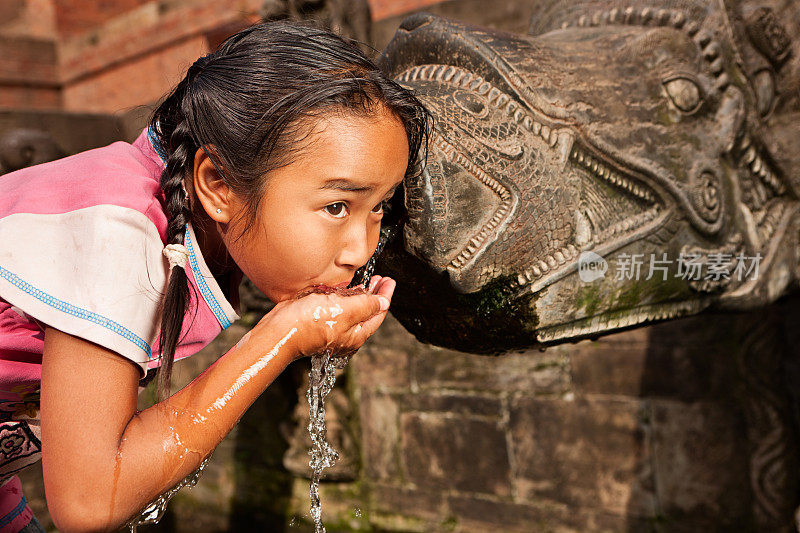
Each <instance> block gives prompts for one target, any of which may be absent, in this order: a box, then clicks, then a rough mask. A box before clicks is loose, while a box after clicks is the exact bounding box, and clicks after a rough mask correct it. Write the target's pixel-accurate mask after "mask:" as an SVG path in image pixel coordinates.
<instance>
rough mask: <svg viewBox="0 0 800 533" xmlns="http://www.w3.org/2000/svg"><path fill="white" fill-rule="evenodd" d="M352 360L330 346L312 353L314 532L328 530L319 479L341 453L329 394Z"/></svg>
mask: <svg viewBox="0 0 800 533" xmlns="http://www.w3.org/2000/svg"><path fill="white" fill-rule="evenodd" d="M349 361H350V356H334V355H332V353H331V351H330V350H326V351H325V352H323V353H320V354H315V355H313V356H312V357H311V373H310V374H309V376H308V377H309V379H308V391H307V392H306V398H307V399H308V407H309V422H308V433H309V435H310V436H311V450H309V454H310V455H311V459H310V460H309V461H308V465H309V466H310V467H311V490H310V494H311V510H310V514H311V518H312V520H314V532H315V533H325V526H324V525H323V524H322V504H321V503H320V499H319V480H320V477H321V476H322V470H323V469H324V468H330V467H332V466H333V465H334V464H336V461H337V460H338V459H339V453H338V452H337V451H336V450H334V449H333V446H331V445H330V443H329V442H328V440H327V429H326V427H325V397H326V396H328V394H329V393H330V392H331V390H332V389H333V386H334V384H335V383H336V370H337V369H343V368H344V367H345V366H347V363H348V362H349Z"/></svg>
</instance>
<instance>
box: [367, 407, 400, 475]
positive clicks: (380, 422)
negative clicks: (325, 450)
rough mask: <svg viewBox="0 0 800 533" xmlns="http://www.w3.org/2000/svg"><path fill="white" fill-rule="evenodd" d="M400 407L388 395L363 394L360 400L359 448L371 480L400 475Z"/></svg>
mask: <svg viewBox="0 0 800 533" xmlns="http://www.w3.org/2000/svg"><path fill="white" fill-rule="evenodd" d="M399 416H400V409H399V407H398V405H397V402H396V401H395V400H394V399H392V398H391V397H390V396H388V395H385V394H380V393H363V395H362V397H361V401H360V403H359V417H360V421H361V449H362V450H363V460H364V469H365V471H366V474H367V477H368V478H369V479H370V480H373V481H374V480H389V479H397V478H398V476H399V475H400V455H399V454H400V451H399V442H400V434H399V425H400V419H399Z"/></svg>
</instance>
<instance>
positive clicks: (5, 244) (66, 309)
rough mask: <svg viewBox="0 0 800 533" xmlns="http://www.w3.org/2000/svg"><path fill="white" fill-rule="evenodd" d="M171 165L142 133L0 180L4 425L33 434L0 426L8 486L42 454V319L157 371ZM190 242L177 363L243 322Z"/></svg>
mask: <svg viewBox="0 0 800 533" xmlns="http://www.w3.org/2000/svg"><path fill="white" fill-rule="evenodd" d="M163 168H164V163H163V161H162V159H161V158H160V156H159V155H158V153H157V152H156V149H155V148H154V144H153V143H152V142H151V140H150V138H149V136H148V131H147V130H145V131H144V132H142V134H141V135H140V136H139V138H138V139H136V141H134V143H133V144H128V143H124V142H116V143H113V144H111V145H109V146H106V147H103V148H98V149H95V150H89V151H87V152H83V153H80V154H76V155H74V156H71V157H67V158H64V159H61V160H58V161H53V162H51V163H46V164H43V165H37V166H34V167H30V168H26V169H23V170H19V171H17V172H13V173H10V174H6V175H4V176H0V191H2V194H0V424H2V423H3V422H6V421H25V422H26V423H27V425H28V426H29V428H30V429H31V430H33V434H34V435H33V438H29V436H28V435H23V433H24V431H22V430H19V431H17V430H15V429H14V428H13V426H14V424H11V425H6V429H8V430H9V431H10V433H9V431H7V432H6V433H8V434H4V433H3V432H4V431H5V430H4V429H3V427H2V426H0V480H2V479H3V478H7V477H8V475H9V474H11V473H13V472H15V471H18V470H19V469H21V468H22V467H24V466H27V465H28V464H30V463H32V462H33V461H35V460H37V459H38V457H39V449H40V443H39V442H38V418H39V415H38V403H39V383H40V376H41V361H42V357H41V354H42V349H43V343H44V332H43V331H44V325H45V324H46V325H48V326H51V327H54V328H56V329H59V330H61V331H64V332H66V333H69V334H71V335H74V336H76V337H80V338H82V339H86V340H88V341H91V342H93V343H95V344H99V345H100V346H103V347H105V348H108V349H109V350H111V351H113V352H115V353H117V354H119V355H120V356H121V357H124V358H126V359H129V360H130V361H132V362H133V363H135V364H136V365H138V366H139V368H140V369H141V371H142V375H144V373H145V372H146V371H147V369H150V368H155V367H157V366H158V365H159V353H158V351H157V346H158V335H159V326H160V323H159V319H158V316H159V305H160V303H161V298H162V294H163V293H164V291H165V289H166V282H167V279H168V278H167V276H168V274H169V270H168V264H167V261H166V259H165V258H164V256H163V255H162V250H163V247H164V241H165V237H166V228H167V215H166V213H165V211H164V207H163V200H164V198H163V192H162V191H161V188H160V186H159V178H160V175H161V171H162V170H163ZM185 244H186V247H187V248H188V249H189V252H190V257H189V261H188V266H187V268H186V272H187V274H188V278H189V282H190V285H191V287H190V291H189V292H190V294H191V300H190V302H189V305H188V307H187V309H188V311H187V313H186V316H185V318H184V323H183V332H182V335H181V341H180V344H179V346H178V348H177V351H176V360H177V359H180V358H183V357H186V356H189V355H192V354H194V353H196V352H197V351H199V350H200V349H201V348H203V347H204V346H205V345H207V344H208V343H209V342H210V341H211V340H212V339H214V337H216V336H217V334H218V333H219V332H220V331H221V330H222V329H225V328H227V327H228V326H230V324H231V323H232V322H233V321H235V320H237V319H238V318H239V316H238V315H237V314H236V312H235V311H234V309H233V307H232V306H231V304H230V303H228V301H227V300H226V299H225V296H224V295H223V293H222V290H221V289H220V287H219V286H218V285H217V283H216V281H215V280H214V277H213V276H212V275H211V272H210V271H209V269H208V267H207V266H206V264H205V262H204V260H203V256H202V254H201V252H200V249H199V248H198V246H197V239H196V237H195V234H194V231H193V230H192V228H191V226H190V227H189V228H188V230H187V233H186V239H185ZM76 357H80V354H76ZM86 371H87V372H91V368H87V369H86ZM15 431H16V433H14V432H15ZM12 433H13V435H12ZM4 439H5V440H4ZM4 443H5V446H6V447H7V448H8V449H4V448H3V446H4ZM17 444H18V445H17ZM1 519H2V517H0V520H1Z"/></svg>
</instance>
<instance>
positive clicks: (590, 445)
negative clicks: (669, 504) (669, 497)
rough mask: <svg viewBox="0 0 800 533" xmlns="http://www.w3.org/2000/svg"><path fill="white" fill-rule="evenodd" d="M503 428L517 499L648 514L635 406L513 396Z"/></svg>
mask: <svg viewBox="0 0 800 533" xmlns="http://www.w3.org/2000/svg"><path fill="white" fill-rule="evenodd" d="M509 426H510V432H511V437H512V442H513V444H512V449H513V453H514V463H515V465H516V472H515V484H516V487H517V490H518V495H519V497H520V498H523V499H526V500H530V501H536V500H538V499H539V498H547V499H551V500H555V501H559V502H563V503H565V504H569V505H577V506H579V507H592V508H595V509H597V510H599V511H603V512H607V513H612V514H619V515H623V514H625V513H626V512H627V511H628V509H629V508H631V507H633V508H635V509H636V510H637V511H638V512H639V514H651V512H653V511H652V506H653V494H652V473H651V472H650V469H649V460H650V458H649V457H648V455H647V454H648V450H647V448H646V443H645V440H644V434H643V432H642V426H641V420H640V402H638V401H635V400H605V399H591V400H587V399H580V398H579V399H577V400H575V401H566V400H561V399H540V398H518V399H516V400H514V401H513V402H512V406H511V412H510V421H509Z"/></svg>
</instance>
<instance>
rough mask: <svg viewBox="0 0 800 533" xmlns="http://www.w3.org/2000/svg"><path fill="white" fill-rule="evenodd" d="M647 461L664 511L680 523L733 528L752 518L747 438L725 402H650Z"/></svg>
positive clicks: (733, 411)
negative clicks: (650, 444) (650, 453)
mask: <svg viewBox="0 0 800 533" xmlns="http://www.w3.org/2000/svg"><path fill="white" fill-rule="evenodd" d="M652 426H653V447H652V448H653V463H654V465H655V470H656V473H657V476H656V488H657V491H658V497H659V500H660V503H661V507H662V510H663V513H664V515H665V516H666V517H667V518H668V519H670V520H677V521H678V522H680V523H684V524H692V523H694V524H698V525H699V524H704V523H705V524H707V525H711V524H709V522H710V521H714V524H713V525H714V529H720V528H722V529H727V528H733V529H735V526H736V524H747V523H749V522H748V521H749V520H752V511H753V505H754V503H753V500H752V496H751V494H750V481H749V471H750V464H749V459H748V453H747V449H746V446H747V441H746V439H745V436H744V434H743V431H744V428H743V427H742V423H741V420H740V419H739V418H738V413H737V410H736V409H731V405H729V404H727V403H725V404H722V403H710V402H702V403H695V404H686V403H683V402H674V401H672V402H671V401H663V400H662V401H656V402H653V404H652Z"/></svg>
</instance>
